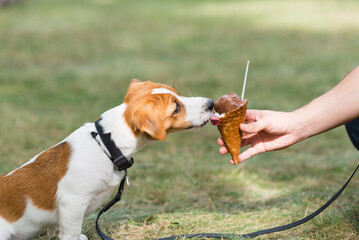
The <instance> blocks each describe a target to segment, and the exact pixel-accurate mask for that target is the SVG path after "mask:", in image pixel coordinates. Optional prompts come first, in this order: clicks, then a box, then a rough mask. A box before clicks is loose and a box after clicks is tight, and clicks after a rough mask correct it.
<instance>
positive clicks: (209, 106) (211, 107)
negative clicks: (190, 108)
mask: <svg viewBox="0 0 359 240" xmlns="http://www.w3.org/2000/svg"><path fill="white" fill-rule="evenodd" d="M206 107H207V110H208V111H213V107H214V102H213V100H211V99H209V100H208V101H207V105H206Z"/></svg>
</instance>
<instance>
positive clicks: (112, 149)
mask: <svg viewBox="0 0 359 240" xmlns="http://www.w3.org/2000/svg"><path fill="white" fill-rule="evenodd" d="M100 121H101V119H99V120H97V121H96V123H95V126H96V130H97V133H96V132H91V135H92V137H93V138H94V139H95V140H96V141H97V142H98V140H97V139H96V137H97V135H99V136H100V138H101V141H102V143H103V144H104V146H105V147H106V149H107V150H108V152H109V153H110V156H109V158H110V159H111V161H112V162H113V164H114V165H115V166H116V167H117V169H118V170H119V171H125V175H124V177H123V179H122V180H121V183H120V186H119V188H118V192H117V194H116V196H115V197H114V198H113V199H112V200H111V201H110V202H109V203H108V204H107V205H106V206H105V207H103V208H102V209H101V211H100V212H99V214H98V216H97V219H96V231H97V233H98V235H99V236H100V237H101V239H103V240H113V239H112V238H109V237H108V236H106V235H105V234H104V233H103V232H102V231H101V229H100V227H99V225H98V221H99V218H100V216H101V215H102V214H103V213H104V212H106V211H107V210H109V209H110V208H111V207H112V206H113V205H114V204H116V203H117V202H118V201H120V200H121V195H122V193H123V190H124V185H125V181H126V178H127V168H129V167H131V166H132V165H133V162H134V161H133V158H130V159H127V158H126V157H125V156H124V155H123V154H122V152H121V150H120V149H119V148H118V147H117V146H116V144H115V143H114V141H113V140H112V139H111V133H104V131H103V128H102V126H101V124H100V123H99V122H100ZM98 143H99V145H100V146H101V144H100V142H98ZM105 153H106V152H105ZM106 154H107V153H106ZM358 168H359V165H358V166H357V167H356V169H355V170H354V172H353V174H352V175H351V176H350V178H349V179H348V180H347V182H346V183H345V184H344V185H343V187H341V188H340V189H339V191H338V192H337V193H336V194H335V195H334V196H333V197H332V198H331V199H329V201H328V202H326V203H325V204H324V205H323V206H321V207H320V208H319V209H318V210H316V211H315V212H313V213H312V214H310V215H308V216H306V217H304V218H302V219H300V220H298V221H295V222H292V223H289V224H286V225H282V226H278V227H274V228H268V229H264V230H260V231H257V232H253V233H248V234H242V235H239V234H229V233H196V234H184V235H177V236H171V237H165V238H158V239H156V240H175V239H179V238H195V237H196V238H220V239H239V238H247V239H248V238H255V237H258V236H260V235H264V234H269V233H275V232H280V231H284V230H287V229H290V228H294V227H297V226H299V225H301V224H303V223H306V222H307V221H309V220H311V219H313V218H314V217H316V216H317V215H318V214H320V213H321V212H323V211H324V210H325V209H326V208H327V207H328V206H329V205H330V204H332V203H333V202H334V201H335V200H336V199H337V198H338V197H339V195H340V194H341V193H342V192H343V191H344V189H345V188H346V187H347V186H348V184H349V182H350V181H351V180H352V178H353V177H354V175H355V173H356V172H357V170H358Z"/></svg>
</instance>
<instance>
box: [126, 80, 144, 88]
mask: <svg viewBox="0 0 359 240" xmlns="http://www.w3.org/2000/svg"><path fill="white" fill-rule="evenodd" d="M139 83H142V81H141V80H138V79H136V78H134V79H132V80H131V82H130V86H129V87H128V90H130V89H131V88H132V87H134V86H135V85H137V84H139Z"/></svg>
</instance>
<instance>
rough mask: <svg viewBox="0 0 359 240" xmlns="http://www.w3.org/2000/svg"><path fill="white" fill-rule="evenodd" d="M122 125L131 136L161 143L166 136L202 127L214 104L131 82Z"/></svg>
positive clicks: (150, 84)
mask: <svg viewBox="0 0 359 240" xmlns="http://www.w3.org/2000/svg"><path fill="white" fill-rule="evenodd" d="M124 103H125V104H126V110H125V114H124V117H125V121H126V122H127V124H128V125H129V126H130V128H131V130H132V131H133V133H134V134H135V136H139V135H140V134H143V135H144V136H146V137H147V138H149V139H154V140H165V139H166V136H167V134H168V133H171V132H176V131H180V130H184V129H190V128H197V127H202V126H204V125H205V124H206V123H207V122H208V120H209V119H210V117H211V115H212V112H213V106H214V103H213V101H212V100H211V99H208V98H202V97H183V96H181V95H179V93H178V92H177V90H176V89H174V88H172V87H170V86H167V85H164V84H159V83H153V82H150V81H146V82H141V81H140V80H137V79H133V80H132V81H131V84H130V86H129V88H128V92H127V94H126V96H125V100H124Z"/></svg>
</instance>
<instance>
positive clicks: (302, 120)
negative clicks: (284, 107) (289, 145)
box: [289, 109, 316, 142]
mask: <svg viewBox="0 0 359 240" xmlns="http://www.w3.org/2000/svg"><path fill="white" fill-rule="evenodd" d="M289 115H290V116H289V117H290V119H291V121H290V122H291V123H292V124H291V126H290V128H291V129H290V131H291V132H292V134H293V137H294V141H295V142H300V141H303V140H305V139H307V138H309V137H311V136H313V135H315V134H316V132H315V118H313V117H312V115H311V114H310V112H307V111H306V110H305V109H297V110H295V111H293V112H290V113H289Z"/></svg>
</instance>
